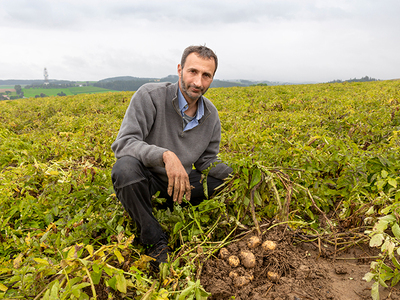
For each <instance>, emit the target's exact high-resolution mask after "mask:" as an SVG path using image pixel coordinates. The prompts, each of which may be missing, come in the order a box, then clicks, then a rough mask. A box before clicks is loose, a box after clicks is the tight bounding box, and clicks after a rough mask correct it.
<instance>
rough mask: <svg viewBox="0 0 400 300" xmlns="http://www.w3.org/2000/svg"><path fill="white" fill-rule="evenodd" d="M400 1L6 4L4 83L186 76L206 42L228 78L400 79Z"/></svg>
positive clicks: (1, 5) (1, 53)
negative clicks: (191, 52) (184, 69)
mask: <svg viewBox="0 0 400 300" xmlns="http://www.w3.org/2000/svg"><path fill="white" fill-rule="evenodd" d="M399 15H400V1H399V0H379V1H378V0H334V1H332V0H298V1H295V0H245V1H241V0H237V1H234V0H201V1H199V0H168V1H166V0H146V1H144V0H57V1H55V0H0V37H1V46H0V79H42V78H44V77H43V73H44V68H47V71H48V74H49V79H58V80H74V81H86V80H89V81H92V80H101V79H104V78H109V77H116V76H134V77H155V78H161V77H166V76H168V75H176V74H177V65H178V63H179V62H180V58H181V55H182V52H183V50H184V49H185V48H186V47H187V46H189V45H206V46H208V47H209V48H211V49H213V50H214V52H215V53H216V54H217V56H218V60H219V66H218V70H217V73H216V75H215V78H216V79H220V80H235V79H246V80H254V81H262V80H267V81H277V82H293V83H302V82H328V81H332V80H335V79H342V80H345V79H350V78H361V77H364V76H369V77H373V78H376V79H381V80H387V79H397V78H400V17H399Z"/></svg>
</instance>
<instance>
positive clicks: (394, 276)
mask: <svg viewBox="0 0 400 300" xmlns="http://www.w3.org/2000/svg"><path fill="white" fill-rule="evenodd" d="M131 96H132V93H131V92H118V93H104V94H96V95H78V96H66V97H47V98H40V99H32V98H31V99H19V100H15V101H0V121H1V122H0V153H1V155H0V209H1V211H2V214H1V215H0V225H1V227H0V299H2V298H4V299H6V298H12V299H89V298H95V299H96V298H98V299H106V298H107V297H110V298H112V297H114V298H115V299H118V298H123V299H205V298H206V297H207V296H208V295H209V294H208V293H207V292H206V291H205V290H204V289H203V288H202V286H201V283H200V281H199V272H200V271H201V265H202V263H201V262H202V260H204V259H207V258H208V257H210V256H213V255H217V251H218V250H219V248H221V247H223V246H224V245H226V244H227V243H229V242H230V241H231V240H232V239H233V238H234V236H235V235H236V234H237V233H238V232H240V231H242V230H251V229H252V228H255V229H256V232H257V231H259V230H260V223H261V222H262V221H263V220H266V219H275V221H276V222H284V223H287V224H289V225H290V226H291V228H292V229H301V230H304V231H307V232H308V233H312V232H315V231H318V232H320V233H326V234H331V233H333V232H334V231H336V230H339V228H341V229H342V230H343V225H340V224H349V225H346V226H348V227H344V229H346V228H350V227H353V228H356V227H360V228H362V229H368V230H370V231H369V233H370V235H371V238H372V240H371V241H372V242H371V246H380V247H382V248H381V250H382V255H383V256H382V259H381V260H379V261H377V262H376V263H377V264H379V266H380V267H376V266H377V265H376V264H375V265H374V268H373V269H372V271H371V273H370V274H369V275H368V276H366V277H368V278H367V279H369V280H375V281H376V282H377V284H382V285H384V284H386V283H385V281H387V280H392V282H393V281H394V282H397V281H398V278H399V276H398V272H399V271H400V266H399V265H398V264H396V263H394V267H390V268H391V271H389V270H388V269H385V267H383V266H384V265H385V260H386V259H391V260H392V261H394V260H393V258H394V259H396V262H397V259H398V253H397V251H395V250H397V248H398V245H399V238H398V237H399V233H398V223H399V221H398V212H397V210H398V208H397V207H398V201H399V199H400V190H399V184H400V181H399V179H400V176H399V174H400V82H399V81H376V82H367V83H335V84H314V85H290V86H271V87H269V86H263V87H260V86H254V87H246V88H218V89H210V90H209V91H208V93H207V95H206V96H207V97H208V98H210V99H211V100H212V101H213V102H214V104H215V105H216V106H217V108H218V110H219V112H220V118H221V123H222V142H221V153H220V157H221V159H222V160H224V161H225V162H227V163H229V164H230V165H231V166H232V168H233V169H234V172H233V174H232V176H231V177H230V178H228V179H227V181H226V182H225V183H224V186H223V188H222V191H221V192H220V193H219V194H217V195H215V196H213V197H211V195H209V196H210V199H209V200H208V201H204V202H203V203H201V204H200V206H199V207H197V208H196V207H192V206H190V204H187V205H186V206H176V207H175V209H174V210H173V211H169V210H157V209H155V211H154V213H155V215H156V216H157V218H158V219H159V220H160V222H161V224H162V226H163V227H164V229H165V230H166V231H168V232H169V234H170V244H171V246H173V247H174V248H175V250H176V251H175V255H174V256H173V257H171V259H170V261H169V262H168V263H167V264H164V266H162V268H161V271H160V273H159V274H154V273H152V272H150V271H149V269H148V257H146V256H145V255H144V254H143V253H144V249H143V248H142V247H141V246H140V245H139V244H138V243H137V242H136V234H137V229H136V226H135V224H133V223H132V221H131V220H130V219H129V217H128V216H127V214H126V213H124V210H123V208H122V206H121V205H120V203H119V202H118V200H117V199H116V196H115V194H114V191H113V189H112V184H111V180H110V172H111V168H112V165H113V163H114V161H115V159H114V156H113V153H112V151H111V149H110V145H111V143H112V142H113V141H114V139H115V137H116V135H117V132H118V129H119V126H120V124H121V121H122V118H123V116H124V113H125V110H126V108H127V106H128V104H129V101H130V98H131ZM205 176H206V174H205ZM162 201H163V200H162V199H158V198H157V197H155V198H154V202H155V203H157V202H162ZM328 216H329V217H328ZM321 220H324V222H323V223H322V222H321ZM385 222H386V223H385ZM385 224H386V225H385ZM339 225H340V226H339ZM385 226H386V227H385ZM389 228H390V229H391V230H392V231H393V233H394V234H393V235H387V229H389ZM382 245H385V247H383V246H382ZM396 257H397V258H396ZM385 270H386V271H385ZM385 272H386V273H385ZM375 286H376V285H375ZM373 291H374V293H375V294H374V297H375V299H377V298H376V297H377V296H376V292H375V291H376V289H374V290H373ZM102 297H103V298H102Z"/></svg>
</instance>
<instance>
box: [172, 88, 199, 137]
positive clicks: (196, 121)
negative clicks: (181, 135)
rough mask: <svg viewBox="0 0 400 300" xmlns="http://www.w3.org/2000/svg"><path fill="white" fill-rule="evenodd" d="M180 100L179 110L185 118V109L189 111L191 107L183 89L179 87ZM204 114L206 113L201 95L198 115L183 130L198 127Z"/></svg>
mask: <svg viewBox="0 0 400 300" xmlns="http://www.w3.org/2000/svg"><path fill="white" fill-rule="evenodd" d="M178 100H179V110H180V111H181V114H182V118H183V115H184V113H185V111H187V109H188V108H189V105H188V103H187V101H186V99H185V97H183V95H182V92H181V89H178ZM203 115H204V103H203V98H202V97H200V98H199V100H197V112H196V115H195V116H194V118H193V120H192V121H190V122H189V123H188V124H187V125H186V126H185V128H184V130H183V131H186V130H189V129H192V128H194V127H196V126H197V125H199V120H200V119H201V118H202V117H203Z"/></svg>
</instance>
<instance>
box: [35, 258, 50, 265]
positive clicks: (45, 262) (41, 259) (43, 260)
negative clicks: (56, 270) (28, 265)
mask: <svg viewBox="0 0 400 300" xmlns="http://www.w3.org/2000/svg"><path fill="white" fill-rule="evenodd" d="M33 260H34V261H36V262H37V263H38V264H42V265H49V262H48V261H47V260H46V259H43V258H39V257H35V258H34V259H33Z"/></svg>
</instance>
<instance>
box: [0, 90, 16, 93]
mask: <svg viewBox="0 0 400 300" xmlns="http://www.w3.org/2000/svg"><path fill="white" fill-rule="evenodd" d="M7 91H10V92H15V89H0V93H5V92H7Z"/></svg>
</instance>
